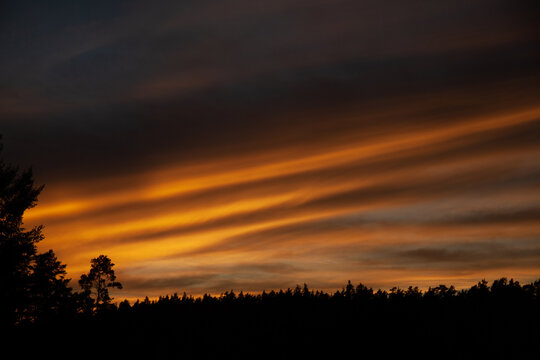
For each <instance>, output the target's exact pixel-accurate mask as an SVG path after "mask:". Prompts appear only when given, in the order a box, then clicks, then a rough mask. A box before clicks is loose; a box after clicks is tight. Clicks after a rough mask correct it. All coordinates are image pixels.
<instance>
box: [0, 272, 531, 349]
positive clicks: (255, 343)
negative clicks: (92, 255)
mask: <svg viewBox="0 0 540 360" xmlns="http://www.w3.org/2000/svg"><path fill="white" fill-rule="evenodd" d="M4 339H5V340H8V343H9V346H10V347H14V348H16V349H17V350H18V352H19V353H20V354H26V355H30V354H32V353H34V355H36V357H37V356H44V355H45V354H47V353H51V354H53V355H55V356H56V357H60V358H64V357H69V358H76V357H87V356H88V357H91V358H97V359H101V358H113V357H115V358H121V359H123V358H128V357H135V358H141V357H146V358H150V359H156V358H166V359H171V358H172V359H180V358H190V359H199V358H205V359H218V358H233V359H234V358H265V359H309V358H327V359H334V358H351V359H364V358H366V359H367V358H369V359H376V358H402V357H403V358H411V359H415V358H431V359H441V358H444V359H446V358H448V359H450V358H452V359H473V358H474V359H537V358H538V355H539V354H540V352H539V349H540V348H539V344H540V342H539V340H540V280H538V281H536V282H534V283H531V284H528V285H524V286H521V285H520V284H519V283H518V282H515V281H512V280H511V281H507V280H506V279H504V278H503V279H500V280H496V281H494V282H493V283H492V284H491V286H489V285H488V284H487V283H486V282H485V281H482V282H479V283H478V284H477V285H475V286H473V287H471V288H470V289H467V290H461V291H456V290H455V289H454V287H452V286H450V287H447V286H444V285H441V286H438V287H436V288H431V289H429V291H426V292H421V291H419V290H418V289H417V288H413V287H409V288H408V289H406V290H402V289H396V288H394V289H391V290H390V291H389V292H386V291H381V290H379V291H376V292H375V291H373V290H372V289H369V288H366V287H365V286H363V285H362V284H360V285H358V286H353V285H352V284H350V283H349V284H347V286H346V287H345V288H344V289H343V290H342V291H338V292H336V293H334V294H327V293H324V292H320V291H315V292H314V291H311V290H309V289H308V287H307V286H304V287H303V288H301V287H297V288H296V289H292V290H291V289H288V290H287V291H279V292H274V291H272V292H270V293H266V292H264V293H262V294H259V295H249V294H248V295H246V294H243V293H240V294H235V293H233V292H227V293H224V294H222V295H221V296H219V297H212V296H209V295H205V296H204V297H201V298H193V297H190V296H186V295H183V296H181V297H179V296H177V295H173V296H166V297H162V298H160V299H159V300H156V301H148V300H145V301H143V302H137V303H135V304H133V305H130V304H129V303H128V302H126V301H125V302H122V303H120V304H119V305H118V306H116V305H113V306H108V307H107V308H102V309H100V310H99V311H96V312H94V313H87V314H79V315H77V316H76V317H70V318H61V317H58V318H56V319H49V320H47V321H44V322H42V323H37V324H27V325H25V326H22V327H17V328H14V329H13V331H12V333H11V335H10V336H9V337H7V338H6V337H5V338H4Z"/></svg>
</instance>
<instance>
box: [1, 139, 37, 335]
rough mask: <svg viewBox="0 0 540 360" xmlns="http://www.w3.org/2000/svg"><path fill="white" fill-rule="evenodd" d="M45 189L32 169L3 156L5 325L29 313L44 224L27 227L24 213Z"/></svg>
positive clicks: (2, 284) (2, 244)
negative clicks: (37, 183) (9, 162)
mask: <svg viewBox="0 0 540 360" xmlns="http://www.w3.org/2000/svg"><path fill="white" fill-rule="evenodd" d="M1 150H2V145H1V144H0V151H1ZM42 189H43V186H39V187H36V186H34V179H33V175H32V170H31V169H27V170H25V171H22V172H20V171H19V169H18V168H17V167H14V166H10V165H7V164H5V163H4V161H3V160H2V159H0V289H1V294H0V297H1V299H0V302H1V303H0V314H1V315H0V317H1V319H0V321H1V322H2V324H4V325H5V324H8V325H12V324H15V323H18V322H20V321H21V320H22V319H24V318H25V317H26V316H27V313H28V308H29V305H30V304H29V302H30V298H31V296H30V295H31V291H30V287H29V285H30V282H29V279H30V274H31V272H32V261H33V259H34V256H35V255H36V252H37V247H36V244H37V243H38V242H39V241H40V240H42V239H43V234H42V232H41V231H42V227H41V226H36V227H34V228H32V229H29V230H26V229H25V228H24V227H23V214H24V212H25V211H26V210H28V209H30V208H32V207H34V206H35V205H36V203H37V197H38V195H39V193H40V192H41V190H42Z"/></svg>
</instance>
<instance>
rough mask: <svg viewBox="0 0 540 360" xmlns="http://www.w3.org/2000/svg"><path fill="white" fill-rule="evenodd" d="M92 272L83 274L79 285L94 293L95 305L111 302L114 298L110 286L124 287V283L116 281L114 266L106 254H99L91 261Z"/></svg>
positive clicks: (100, 305)
mask: <svg viewBox="0 0 540 360" xmlns="http://www.w3.org/2000/svg"><path fill="white" fill-rule="evenodd" d="M90 264H91V267H90V272H89V273H88V274H83V275H81V279H80V280H79V285H80V286H81V288H82V289H83V290H84V291H85V292H86V293H87V294H88V295H89V296H92V293H93V294H94V296H95V298H94V299H93V300H94V304H93V305H94V307H95V308H96V309H97V308H101V307H104V306H105V305H107V304H110V301H111V300H112V298H111V297H110V296H109V288H118V289H122V284H120V283H119V282H117V281H116V275H115V274H114V270H113V266H114V264H113V263H112V262H111V259H109V258H108V257H107V256H105V255H99V256H98V257H97V258H94V259H92V260H91V262H90Z"/></svg>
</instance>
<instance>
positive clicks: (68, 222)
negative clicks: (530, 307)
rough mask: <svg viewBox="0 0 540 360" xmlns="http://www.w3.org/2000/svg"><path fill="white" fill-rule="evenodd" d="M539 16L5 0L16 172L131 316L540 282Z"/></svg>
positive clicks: (293, 0) (64, 240)
mask: <svg viewBox="0 0 540 360" xmlns="http://www.w3.org/2000/svg"><path fill="white" fill-rule="evenodd" d="M539 14H540V2H539V1H535V0H505V1H503V0H475V1H471V0H462V1H459V0H458V1H397V0H395V1H394V0H389V1H375V0H370V1H365V0H332V1H330V0H326V1H322V0H309V1H307V0H306V1H299V0H265V1H260V0H215V1H210V0H185V1H172V0H170V1H152V2H148V1H88V2H87V1H72V0H69V1H68V0H66V1H54V2H50V1H38V0H36V1H3V2H1V5H0V46H1V49H2V52H1V55H0V134H2V142H3V144H4V150H3V154H2V156H3V158H4V160H5V161H6V162H9V163H12V164H16V165H19V166H21V167H22V168H25V167H28V166H32V168H33V170H34V174H35V178H36V183H37V184H45V189H44V190H43V192H42V194H41V195H40V198H39V204H38V206H37V207H35V208H34V209H32V210H31V211H29V212H27V213H26V215H25V224H26V227H30V226H33V225H38V224H43V225H44V226H45V228H44V234H45V240H43V241H42V242H41V243H40V245H39V249H40V250H42V251H45V250H48V249H50V248H52V249H53V250H54V251H55V252H56V254H57V256H58V257H59V259H60V260H61V261H62V262H63V263H66V264H67V265H68V267H67V270H68V275H69V277H70V278H72V279H73V281H72V286H76V285H77V284H76V281H77V280H78V278H79V276H80V274H81V273H83V272H87V271H88V269H89V266H90V264H89V262H90V259H91V258H93V257H96V256H98V255H100V254H106V255H108V256H109V257H110V258H111V259H112V260H113V262H114V263H115V264H116V266H115V268H116V272H117V275H118V280H119V281H120V282H122V284H123V285H124V289H123V290H121V291H115V292H114V296H115V297H117V298H139V297H144V296H146V295H148V296H149V297H155V296H158V295H165V294H171V293H173V292H179V293H182V292H184V291H186V292H187V293H191V294H194V295H198V294H202V293H205V292H209V293H212V294H219V293H221V292H223V291H225V290H231V289H234V290H235V291H239V290H244V291H249V292H259V291H262V290H263V289H266V290H270V289H280V288H288V287H294V286H295V285H296V284H303V283H307V284H308V285H309V286H310V287H312V288H318V289H324V290H329V291H332V290H335V289H338V288H341V287H342V286H343V285H344V284H345V283H346V282H347V280H351V281H352V282H353V283H358V282H362V283H364V284H366V285H368V286H371V287H374V288H386V289H388V288H390V287H392V286H402V287H404V286H408V285H417V286H419V287H421V288H426V287H428V286H436V285H438V284H441V283H445V284H454V285H456V286H458V287H464V286H470V285H472V284H474V283H476V282H477V281H479V280H480V279H482V278H486V279H487V280H490V281H491V280H493V279H495V278H498V277H502V276H506V277H508V278H510V277H513V278H515V279H518V280H519V281H521V282H528V281H531V280H534V279H538V278H540V66H539V64H540V46H539V43H540V27H539V25H538V24H540V19H539Z"/></svg>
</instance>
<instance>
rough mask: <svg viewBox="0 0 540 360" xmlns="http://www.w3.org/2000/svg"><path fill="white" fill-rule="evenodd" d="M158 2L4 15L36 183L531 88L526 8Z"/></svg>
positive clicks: (11, 76) (7, 122)
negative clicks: (405, 100)
mask: <svg viewBox="0 0 540 360" xmlns="http://www.w3.org/2000/svg"><path fill="white" fill-rule="evenodd" d="M160 4H161V6H157V5H156V6H152V9H148V7H147V6H146V5H145V4H143V3H142V2H130V3H125V2H118V3H116V2H115V3H114V4H109V3H107V4H105V3H103V4H94V3H92V4H77V5H74V4H73V3H70V2H59V3H55V5H50V4H49V5H47V6H43V5H42V4H40V3H39V2H28V4H26V5H20V4H15V3H10V4H8V5H5V7H6V12H5V15H4V17H5V18H6V19H7V20H8V21H7V22H5V23H4V27H5V28H6V31H4V32H3V34H4V35H3V36H2V37H1V38H0V41H1V43H2V45H5V46H3V48H4V49H6V53H8V54H11V55H10V56H7V57H5V59H4V61H3V63H2V65H3V66H2V69H3V70H0V76H1V77H2V78H3V79H6V80H5V81H3V84H2V85H3V86H2V93H5V94H7V95H8V98H10V99H13V100H11V101H10V102H9V103H6V104H5V106H3V107H4V108H5V109H3V112H2V114H3V116H2V118H3V119H2V123H3V124H2V125H3V126H2V128H3V129H2V131H3V133H4V135H5V136H4V139H5V140H4V141H5V142H6V144H8V145H9V146H7V149H12V150H11V153H9V152H8V153H7V156H9V158H11V159H13V161H14V162H17V163H21V164H34V165H35V166H36V167H38V168H39V174H40V177H41V178H42V179H43V180H44V181H46V182H53V181H62V180H68V179H74V178H89V177H102V176H106V175H113V174H118V173H125V172H128V171H129V172H137V171H142V170H149V169H152V168H154V167H156V166H157V165H158V164H162V165H164V164H168V163H171V162H180V163H183V162H196V161H201V159H206V158H208V157H213V158H216V157H221V156H225V155H227V156H232V155H234V154H239V153H243V152H245V151H246V149H250V150H251V151H257V150H256V149H258V151H262V149H264V148H272V147H284V146H294V145H296V146H298V144H299V143H302V141H307V142H313V141H316V142H317V141H319V140H320V139H321V138H326V137H330V136H331V135H332V131H328V130H329V128H330V130H331V129H334V131H337V132H343V131H345V132H347V131H356V132H361V131H362V129H363V128H365V126H367V125H368V124H369V120H364V119H362V120H358V121H355V122H354V123H348V124H347V123H345V124H343V123H341V122H340V121H336V120H335V119H334V121H333V125H331V126H328V125H326V126H323V125H324V124H328V116H331V114H332V113H335V112H336V111H337V112H346V111H347V109H350V108H351V106H353V107H358V105H359V104H364V105H365V106H369V104H370V103H371V102H372V101H375V100H377V99H381V98H389V99H390V98H396V97H397V98H399V97H402V96H403V95H404V94H417V95H418V96H417V99H416V100H415V101H416V103H417V104H418V105H421V104H422V103H425V98H424V96H427V95H431V94H436V93H441V95H440V96H445V94H446V91H447V90H448V89H452V88H453V89H455V90H456V91H459V92H463V93H469V96H468V98H469V99H471V98H476V100H475V101H474V102H473V103H474V105H475V106H476V107H477V106H478V105H479V104H480V103H482V102H483V101H485V97H486V96H489V97H491V101H490V104H491V105H493V106H496V104H500V103H501V102H502V103H505V104H506V106H511V105H510V104H512V103H514V102H516V101H517V102H519V101H523V100H515V99H516V98H518V96H517V94H522V95H524V94H530V93H531V91H536V92H538V85H537V84H538V83H539V82H538V77H539V76H540V74H539V73H538V71H537V66H536V64H537V62H538V59H539V57H540V55H539V52H538V49H537V46H536V43H537V42H536V40H537V34H536V33H535V31H534V30H535V27H534V26H533V24H532V23H531V22H530V21H526V20H527V19H530V13H529V11H528V10H529V9H528V8H527V6H528V5H527V4H526V3H524V2H520V3H519V4H515V3H511V2H509V1H495V2H494V1H480V2H475V3H474V4H470V3H468V2H465V1H463V2H458V3H453V4H449V3H448V4H445V3H440V2H439V3H437V4H426V3H416V4H414V5H411V4H409V3H408V4H404V3H402V2H392V6H389V5H388V4H384V5H382V4H377V3H375V2H371V1H368V2H357V1H342V2H340V5H339V6H338V5H336V4H329V3H327V2H309V3H306V2H292V3H290V2H278V3H276V4H272V3H271V2H266V1H265V2H258V3H257V4H256V5H254V4H250V2H249V1H237V2H234V4H236V5H234V4H230V6H227V7H225V8H224V7H223V6H220V5H217V4H213V3H208V2H202V3H199V2H182V3H177V2H169V1H163V2H160ZM486 11H488V12H489V14H490V16H486V15H485V12H486ZM6 46H7V47H6ZM59 54H64V55H61V56H60V55H59ZM40 63H42V64H45V65H40ZM164 82H166V83H168V85H167V84H165V85H162V86H161V87H159V86H158V85H155V84H160V83H162V84H163V83H164ZM509 82H513V83H512V85H507V84H508V83H509ZM152 84H154V85H152ZM156 86H158V87H157V88H156ZM507 86H511V88H512V90H511V91H508V89H505V88H503V87H507ZM135 89H139V90H137V91H138V94H140V95H137V96H134V95H133V94H134V93H133V91H135ZM159 89H161V90H159ZM495 89H498V90H497V91H496V90H495ZM158 90H159V94H157V97H156V95H154V94H152V92H153V91H158ZM145 91H146V93H147V94H146V95H144V93H145ZM516 92H517V93H516ZM25 94H31V95H25ZM488 94H490V95H488ZM513 94H514V95H513ZM521 97H523V96H521ZM36 99H39V101H36ZM529 101H533V100H531V99H529ZM36 102H37V104H36ZM462 102H463V100H462ZM28 103H30V106H33V107H36V106H42V108H43V111H42V112H41V113H40V111H39V108H37V109H35V110H33V111H32V112H31V113H30V114H28V112H27V110H26V108H27V106H28ZM39 104H42V105H39ZM400 104H401V102H399V101H398V102H396V103H393V104H392V102H390V101H388V104H387V107H388V106H392V105H393V106H394V107H396V106H400ZM446 106H447V107H449V106H460V101H457V99H453V101H452V102H451V103H449V104H447V105H446ZM8 107H18V108H20V111H21V112H22V113H23V114H24V119H21V118H20V117H18V116H15V115H13V114H15V113H17V111H19V110H17V109H13V108H8ZM473 107H474V106H473ZM349 111H350V110H349ZM471 111H473V110H471ZM291 112H292V113H297V114H298V113H300V114H301V113H302V112H303V113H305V114H306V116H296V117H295V118H294V120H292V119H291V116H290V114H291ZM324 112H326V113H327V114H328V115H327V116H324V117H319V118H318V119H317V118H315V119H314V118H313V117H312V116H310V115H309V114H313V113H319V114H320V113H324ZM355 113H357V114H358V115H360V114H361V113H362V112H361V111H358V112H356V111H355ZM10 114H11V115H10ZM14 116H15V117H14ZM21 121H24V122H25V124H26V126H24V127H21V126H20V125H18V124H20V122H21ZM394 122H395V120H394V121H392V122H389V123H386V124H385V123H382V124H381V126H382V127H383V128H384V127H386V126H394V125H395V124H394ZM408 122H409V125H411V124H410V120H408ZM318 123H319V124H318ZM366 123H367V124H366ZM317 129H319V130H317ZM325 134H326V136H324V135H325ZM65 169H69V171H66V170H65Z"/></svg>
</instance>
